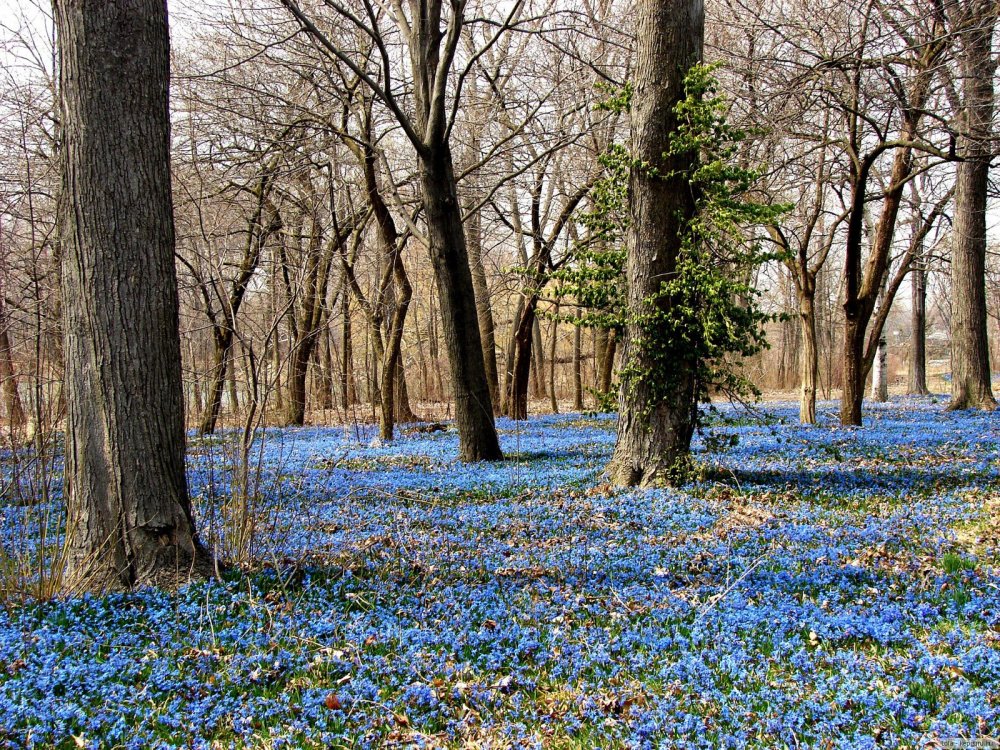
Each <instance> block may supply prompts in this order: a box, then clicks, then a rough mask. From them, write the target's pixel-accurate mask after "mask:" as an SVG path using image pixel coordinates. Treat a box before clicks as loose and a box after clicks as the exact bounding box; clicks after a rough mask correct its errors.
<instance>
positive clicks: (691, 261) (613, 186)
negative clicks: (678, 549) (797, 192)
mask: <svg viewBox="0 0 1000 750" xmlns="http://www.w3.org/2000/svg"><path fill="white" fill-rule="evenodd" d="M716 68H717V66H712V65H696V66H693V67H692V68H691V70H690V71H689V73H688V74H687V76H686V78H685V82H684V91H685V97H684V99H683V100H681V101H680V102H678V104H677V105H676V107H675V108H674V114H675V115H676V117H677V121H678V123H679V125H678V127H677V129H676V130H675V132H674V133H672V134H671V136H670V139H669V142H670V150H669V152H668V153H667V154H664V157H665V158H668V157H673V156H678V155H688V156H691V155H693V156H696V157H697V158H696V159H693V160H690V161H691V162H693V164H694V166H693V167H692V168H691V169H689V170H687V171H686V173H684V174H680V173H670V174H664V175H662V176H663V177H664V178H673V177H677V176H682V177H684V178H685V179H686V181H687V182H688V184H689V185H690V187H691V190H692V192H693V195H694V198H695V206H696V211H695V214H694V216H693V218H691V219H690V220H689V221H687V222H686V224H685V232H684V237H683V240H682V246H681V252H680V255H679V257H678V259H677V264H676V268H675V271H674V272H673V273H672V274H671V275H670V276H669V278H665V279H664V280H663V281H662V283H661V284H660V288H659V291H658V292H657V293H656V294H655V295H653V296H651V297H649V298H647V299H646V300H645V304H644V305H643V306H642V307H641V309H638V310H629V309H628V308H627V306H626V305H625V304H624V300H625V289H624V288H623V285H624V264H625V249H624V246H623V238H624V235H625V230H626V229H627V225H628V178H629V169H630V168H631V167H632V166H640V167H641V168H643V169H645V170H647V171H648V173H650V174H653V175H656V169H655V168H654V167H652V166H651V165H648V164H647V165H641V164H637V163H636V162H635V161H634V160H633V159H632V158H631V156H630V155H629V154H628V151H627V149H626V148H625V146H623V145H621V144H614V145H613V146H612V147H611V148H609V149H608V151H606V152H605V153H604V154H603V155H602V156H601V164H602V165H603V167H604V171H605V174H604V176H603V177H602V179H601V180H600V181H599V182H598V183H597V185H596V186H595V189H594V191H593V194H592V201H591V205H592V209H591V211H590V212H589V213H587V214H586V215H585V216H584V218H583V222H584V224H585V225H586V226H587V228H588V230H589V233H588V234H589V236H588V239H587V241H586V243H585V244H583V245H581V247H580V248H578V250H577V257H578V263H577V264H576V266H574V267H573V268H571V269H567V270H565V271H562V272H561V273H560V279H561V281H562V282H563V283H562V285H561V287H560V290H561V293H562V294H563V295H567V296H568V295H572V297H573V298H574V299H575V300H576V302H577V304H579V305H580V306H581V307H584V308H585V309H586V310H587V313H586V314H585V315H583V316H581V318H580V319H579V320H580V321H581V323H582V324H583V325H588V326H598V327H604V328H613V329H616V330H621V329H623V328H624V327H625V325H626V324H627V323H632V324H635V325H636V327H637V328H638V329H639V330H640V331H641V336H640V337H639V339H638V345H639V346H642V347H644V349H645V351H646V352H647V353H648V354H649V355H650V356H648V357H646V358H645V361H646V362H647V363H648V364H647V366H646V367H644V368H642V369H640V368H637V367H635V366H631V365H628V364H626V366H625V367H624V368H623V369H622V372H621V382H622V385H623V386H624V387H629V385H630V384H632V383H634V382H635V381H636V380H637V379H642V380H643V381H644V382H646V383H647V384H648V385H649V386H651V388H652V390H653V402H652V403H651V406H655V404H656V403H660V402H661V401H662V400H663V399H666V398H669V397H671V394H674V393H676V389H674V388H673V383H672V379H671V378H672V375H671V373H672V372H674V371H675V369H677V365H678V363H684V364H685V365H687V366H689V367H690V371H693V372H694V375H695V388H694V393H693V399H694V402H693V403H692V404H691V408H692V410H693V411H694V412H695V424H696V425H697V423H698V421H699V419H698V416H699V414H698V404H700V403H707V402H708V401H710V399H711V396H712V395H713V393H718V392H721V393H725V394H727V395H728V396H730V397H746V396H754V395H757V389H756V388H755V386H754V385H753V384H752V383H751V382H750V380H749V379H748V378H746V377H745V376H744V375H743V373H742V369H741V360H742V358H744V357H748V356H751V355H753V354H756V353H757V352H759V351H761V350H762V349H763V348H765V347H766V346H767V342H766V339H765V336H764V324H765V323H767V322H768V321H769V320H771V319H772V318H773V316H772V315H771V314H769V313H767V312H765V311H764V310H763V309H762V307H761V306H760V304H759V292H758V291H757V290H756V288H755V286H754V283H753V282H754V272H755V270H756V269H758V268H759V267H760V266H761V265H763V264H764V263H766V262H768V261H770V260H777V259H779V258H780V256H779V255H778V254H777V253H776V252H774V251H771V250H769V249H765V247H764V245H763V244H762V242H761V241H760V239H759V237H758V236H757V235H755V232H754V229H755V228H757V227H762V226H767V225H769V224H773V223H774V222H775V221H776V220H777V218H778V217H779V216H780V215H781V214H783V213H785V212H786V211H787V210H788V206H786V205H783V204H767V203H762V202H759V201H756V200H754V199H753V198H752V187H753V184H754V182H755V181H756V180H757V179H758V177H759V175H760V170H757V169H749V168H746V167H744V166H741V165H740V164H739V163H738V161H737V158H736V157H737V151H738V148H739V144H740V142H741V141H742V140H743V138H744V134H743V133H742V132H741V131H740V130H739V129H737V128H734V127H733V126H731V125H730V124H729V123H728V121H727V117H726V109H727V107H726V99H725V97H724V96H722V95H721V94H720V93H719V91H718V80H717V79H716V77H715V70H716ZM630 98H631V87H628V86H626V87H625V88H624V89H622V90H620V91H618V92H616V93H615V95H614V96H612V97H611V98H609V99H608V100H606V101H605V102H604V103H603V104H602V105H601V106H603V107H607V108H622V109H627V108H628V106H629V101H630ZM682 161H683V160H682ZM649 363H651V364H649Z"/></svg>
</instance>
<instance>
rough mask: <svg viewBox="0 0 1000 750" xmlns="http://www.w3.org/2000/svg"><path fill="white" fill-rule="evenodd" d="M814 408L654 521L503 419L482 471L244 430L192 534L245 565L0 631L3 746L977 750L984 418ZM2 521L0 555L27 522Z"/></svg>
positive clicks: (575, 452) (571, 423) (584, 462)
mask: <svg viewBox="0 0 1000 750" xmlns="http://www.w3.org/2000/svg"><path fill="white" fill-rule="evenodd" d="M835 407H836V405H835V404H832V403H823V404H821V405H820V409H819V413H820V424H819V426H816V427H802V426H799V425H798V424H796V418H797V406H795V405H793V404H784V405H782V404H777V405H773V404H771V405H767V406H765V407H763V408H762V410H761V411H760V412H759V413H754V414H750V413H746V412H739V413H737V412H734V411H732V410H729V409H728V408H723V409H721V411H720V413H719V414H717V415H713V417H712V420H711V421H712V422H713V423H714V424H713V426H712V427H711V430H710V432H708V433H706V434H705V435H703V436H701V437H699V438H698V440H697V451H698V458H699V460H700V461H701V462H702V465H703V467H704V477H703V479H701V480H700V481H698V482H696V483H693V484H691V485H689V486H686V487H684V488H682V489H679V490H649V491H624V490H618V489H612V488H609V487H607V486H606V485H604V484H603V483H602V479H601V468H602V467H603V465H604V464H605V462H606V461H607V459H608V457H609V455H610V452H611V449H612V447H613V442H614V430H613V427H614V422H613V420H612V419H611V418H610V417H608V416H583V415H579V414H575V415H553V416H546V417H539V418H535V419H531V420H528V421H526V422H521V423H514V422H510V421H503V420H501V421H500V423H499V427H500V429H501V440H502V444H503V447H504V450H505V451H506V453H507V456H508V460H507V461H505V462H502V463H496V464H487V465H464V464H460V463H457V462H456V461H455V460H454V456H455V454H456V451H457V436H456V435H455V433H454V432H452V431H446V432H438V433H429V434H425V433H419V432H416V431H412V430H411V431H406V430H404V431H403V434H402V435H401V436H400V438H399V439H398V440H397V441H396V442H394V443H392V444H389V445H382V444H379V443H378V442H377V441H374V440H373V439H372V438H373V433H372V432H371V430H370V428H363V427H352V428H348V429H344V428H301V429H294V430H293V429H289V430H268V431H267V433H266V435H265V436H264V440H263V442H262V443H261V444H260V445H259V446H258V449H257V450H255V451H254V452H253V453H252V454H251V457H250V460H249V464H248V466H249V468H250V473H249V479H248V484H247V487H248V489H249V492H246V493H243V492H237V493H236V496H237V497H236V501H235V502H234V499H233V496H232V492H231V489H232V487H233V486H234V483H233V482H234V480H233V473H234V469H237V468H238V466H239V463H240V459H239V456H238V453H237V452H236V451H235V450H233V449H232V445H231V441H230V440H229V438H228V437H227V435H226V434H223V435H222V436H220V437H217V438H212V439H209V440H200V441H199V440H195V441H193V443H192V446H191V483H192V488H193V492H194V493H195V495H196V501H197V505H198V511H199V519H200V522H201V525H202V527H203V530H204V533H205V535H206V536H207V537H209V538H213V539H218V540H219V541H218V544H220V545H222V547H221V548H225V549H228V550H230V554H236V553H239V552H242V553H243V554H247V555H249V556H250V558H251V559H253V560H254V561H256V565H255V566H253V567H252V568H251V569H250V570H248V571H244V572H239V571H232V572H227V573H226V574H225V575H224V577H223V579H222V580H221V581H216V582H211V583H198V584H193V585H190V586H187V587H185V588H183V589H181V590H180V591H178V592H175V593H168V592H164V591H158V590H141V591H136V592H134V593H130V594H122V595H113V596H106V597H84V598H76V599H72V600H53V601H48V602H18V601H15V600H14V599H10V600H8V601H7V603H6V604H4V605H3V606H0V747H8V746H9V747H14V748H21V747H38V748H42V747H46V748H48V747H66V748H77V747H95V748H96V747H100V748H152V747H164V748H166V747H184V748H187V747H192V748H214V747H218V748H231V747H234V748H290V747H291V748H299V747H303V748H313V747H315V748H331V747H414V746H416V747H474V748H507V747H544V748H562V747H566V748H588V747H589V748H615V747H623V748H624V747H663V748H800V747H801V748H876V747H879V748H881V747H890V748H892V747H896V748H903V747H910V748H916V747H920V746H921V745H922V743H923V742H924V741H925V740H927V739H929V738H935V737H936V738H942V739H950V738H958V737H980V738H982V737H986V736H990V735H993V736H997V737H1000V575H998V565H1000V549H998V538H1000V415H989V414H982V413H945V412H944V411H943V404H942V403H938V402H936V401H934V400H931V399H921V400H906V399H895V400H893V401H892V402H891V403H889V404H884V405H868V406H867V408H866V417H865V418H866V426H865V427H863V428H860V429H844V428H840V427H837V426H835ZM730 438H734V439H735V440H736V441H737V442H736V445H729V443H730V442H732V441H731V440H730ZM708 448H712V450H708ZM5 460H6V461H8V462H13V461H14V459H13V458H12V457H11V456H10V455H7V456H6V458H5ZM237 473H238V472H237ZM237 486H239V483H237ZM240 497H246V498H248V499H249V506H248V507H247V508H246V509H247V510H248V511H249V512H250V517H251V518H252V519H254V523H255V526H254V528H253V534H252V535H249V534H245V535H244V536H243V537H242V538H243V539H244V540H251V539H252V544H250V545H249V546H248V544H247V543H245V544H243V545H242V547H241V544H240V537H239V534H236V533H235V532H234V526H233V521H232V519H233V518H234V517H238V515H239V511H240V510H241V508H240V507H239V506H240V503H239V502H238V501H239V499H240ZM234 506H235V507H234ZM35 507H36V508H37V506H35ZM3 510H4V513H5V515H4V531H5V534H6V536H5V542H4V544H5V545H8V546H10V545H13V544H14V541H13V540H14V539H15V538H16V539H19V540H20V542H19V543H20V544H21V545H22V546H23V544H24V540H25V539H31V538H32V537H31V529H30V525H29V526H28V527H26V526H25V525H24V524H25V517H26V516H27V515H28V509H26V508H25V507H22V506H8V507H6V508H4V509H3Z"/></svg>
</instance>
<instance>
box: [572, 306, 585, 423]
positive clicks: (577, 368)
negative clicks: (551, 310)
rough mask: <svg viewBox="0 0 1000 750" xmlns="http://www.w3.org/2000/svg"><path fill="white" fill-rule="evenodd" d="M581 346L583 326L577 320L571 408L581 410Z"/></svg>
mask: <svg viewBox="0 0 1000 750" xmlns="http://www.w3.org/2000/svg"><path fill="white" fill-rule="evenodd" d="M577 317H579V314H577ZM582 348H583V327H582V326H581V325H580V323H579V321H578V322H577V323H575V324H574V325H573V409H574V410H576V411H583V364H582V361H581V360H582V358H583V357H582Z"/></svg>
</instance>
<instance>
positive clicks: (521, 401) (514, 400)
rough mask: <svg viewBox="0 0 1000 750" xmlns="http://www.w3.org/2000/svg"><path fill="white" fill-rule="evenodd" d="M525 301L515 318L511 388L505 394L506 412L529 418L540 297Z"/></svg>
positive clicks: (517, 416)
mask: <svg viewBox="0 0 1000 750" xmlns="http://www.w3.org/2000/svg"><path fill="white" fill-rule="evenodd" d="M522 299H523V298H522ZM523 302H524V304H523V306H522V307H521V315H520V317H519V318H517V319H516V320H515V327H514V335H513V347H514V357H513V362H512V365H511V372H510V379H509V382H510V388H509V390H508V391H507V393H506V394H505V395H504V404H505V408H504V413H505V415H506V416H508V417H510V418H511V419H527V418H528V380H529V377H530V374H531V359H532V358H531V349H532V344H533V342H534V338H533V336H532V331H533V329H534V327H535V309H536V307H537V306H538V298H537V297H535V296H531V297H529V298H527V299H523Z"/></svg>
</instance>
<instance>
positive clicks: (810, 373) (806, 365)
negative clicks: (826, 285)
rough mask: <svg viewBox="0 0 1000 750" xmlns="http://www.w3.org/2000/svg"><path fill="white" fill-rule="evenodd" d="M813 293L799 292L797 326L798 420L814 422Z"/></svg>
mask: <svg viewBox="0 0 1000 750" xmlns="http://www.w3.org/2000/svg"><path fill="white" fill-rule="evenodd" d="M814 295H815V285H814V286H813V294H812V295H810V294H807V293H803V292H802V291H800V292H799V326H800V327H801V329H802V352H801V354H800V357H799V368H800V369H799V372H800V380H801V383H800V386H799V388H800V394H799V421H800V422H801V423H802V424H816V379H817V375H818V374H819V350H818V347H817V346H816V304H815V303H816V300H815V296H814Z"/></svg>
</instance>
